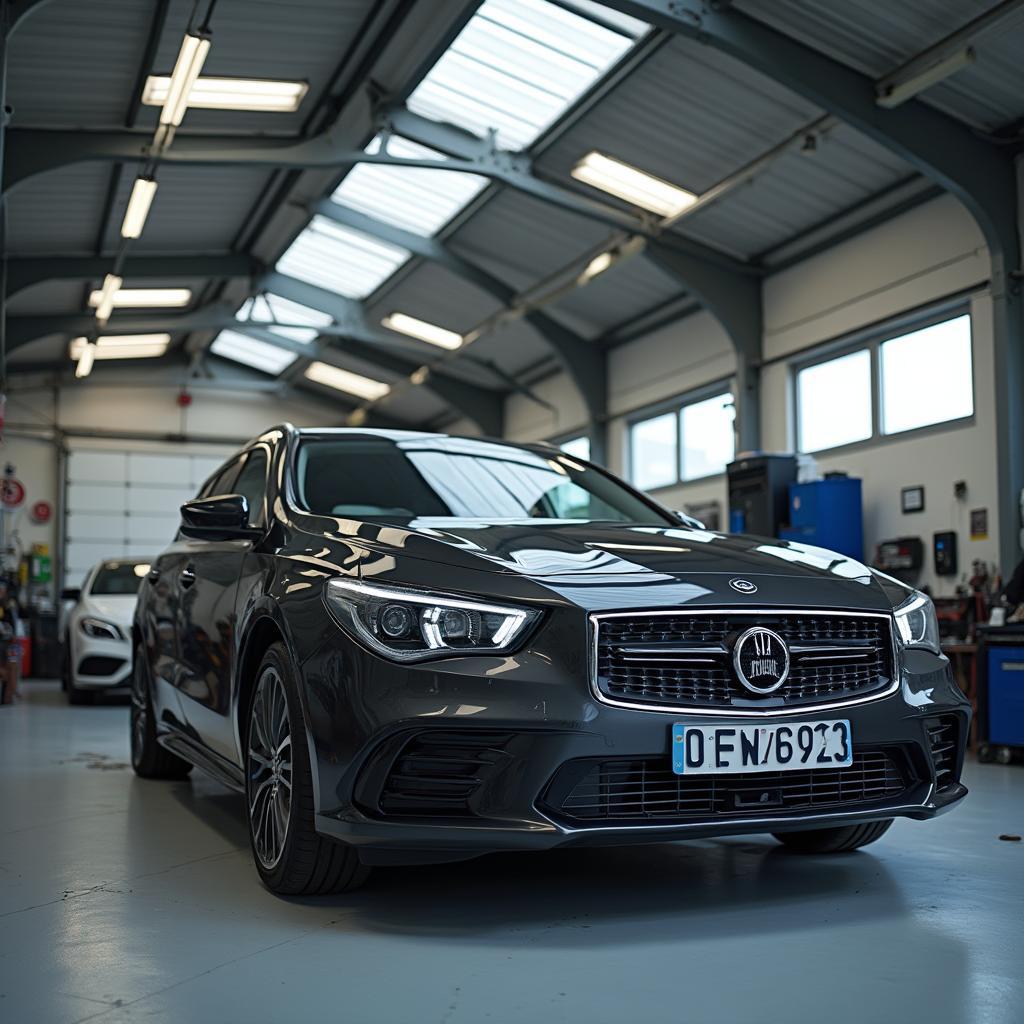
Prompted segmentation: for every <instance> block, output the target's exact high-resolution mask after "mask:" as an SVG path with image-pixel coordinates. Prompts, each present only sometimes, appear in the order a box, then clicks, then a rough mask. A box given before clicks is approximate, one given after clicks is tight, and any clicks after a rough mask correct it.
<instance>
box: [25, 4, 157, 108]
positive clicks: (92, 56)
mask: <svg viewBox="0 0 1024 1024" xmlns="http://www.w3.org/2000/svg"><path fill="white" fill-rule="evenodd" d="M153 8H154V4H153V3H152V2H151V0H90V2H89V3H49V4H45V5H44V6H43V7H41V8H40V9H39V10H37V11H33V12H32V13H31V14H30V15H29V16H28V17H27V18H26V19H25V21H24V22H23V23H22V24H21V25H20V26H19V27H18V29H17V31H16V32H15V34H14V35H13V36H12V37H11V41H10V43H9V48H8V56H7V61H8V64H7V102H8V103H10V104H11V105H12V106H13V107H14V114H13V116H12V119H11V124H12V126H13V127H16V128H17V127H22V126H25V125H33V126H41V125H46V126H57V125H60V126H65V127H78V126H82V127H90V128H94V127H97V126H101V127H102V126H114V125H121V124H123V122H124V117H125V113H126V111H127V110H128V105H129V103H130V101H131V92H132V87H133V86H134V84H135V75H136V73H137V71H138V64H139V60H140V54H141V53H142V51H143V48H144V47H145V45H146V38H147V36H148V35H149V26H150V21H151V20H152V16H153Z"/></svg>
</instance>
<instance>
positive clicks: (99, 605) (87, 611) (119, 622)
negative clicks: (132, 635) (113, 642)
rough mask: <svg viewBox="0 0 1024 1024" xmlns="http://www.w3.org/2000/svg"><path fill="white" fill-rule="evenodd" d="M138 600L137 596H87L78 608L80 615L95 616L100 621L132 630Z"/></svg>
mask: <svg viewBox="0 0 1024 1024" xmlns="http://www.w3.org/2000/svg"><path fill="white" fill-rule="evenodd" d="M136 600H137V598H136V595H135V594H111V595H110V596H107V597H104V596H100V595H94V594H87V595H85V596H83V598H82V602H81V604H80V605H79V606H78V614H79V615H95V616H96V618H98V619H106V620H107V622H113V623H114V625H116V626H125V627H127V628H128V629H130V628H131V624H132V615H133V614H134V612H135V602H136Z"/></svg>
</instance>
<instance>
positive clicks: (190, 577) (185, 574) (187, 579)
mask: <svg viewBox="0 0 1024 1024" xmlns="http://www.w3.org/2000/svg"><path fill="white" fill-rule="evenodd" d="M195 581H196V571H195V569H193V568H192V566H191V565H186V566H185V568H184V569H182V570H181V572H180V573H179V574H178V582H179V583H180V584H181V585H182V586H183V587H186V588H187V587H191V586H192V584H193V583H195Z"/></svg>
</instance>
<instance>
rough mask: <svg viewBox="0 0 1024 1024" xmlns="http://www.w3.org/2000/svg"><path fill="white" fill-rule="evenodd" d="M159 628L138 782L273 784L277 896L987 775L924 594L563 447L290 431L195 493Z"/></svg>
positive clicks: (814, 836)
mask: <svg viewBox="0 0 1024 1024" xmlns="http://www.w3.org/2000/svg"><path fill="white" fill-rule="evenodd" d="M134 642H135V645H136V656H135V672H134V680H135V681H134V694H133V708H132V722H133V728H132V756H133V762H134V764H135V767H136V770H137V771H138V772H139V773H140V774H142V775H147V776H165V777H166V776H180V775H182V774H184V773H185V772H187V771H188V769H189V768H190V766H191V765H193V764H195V765H198V766H200V767H201V768H203V769H205V770H207V771H208V772H211V773H212V774H214V775H215V776H217V777H218V778H220V779H221V780H223V781H224V782H226V783H228V784H229V785H232V786H234V787H236V788H237V789H239V790H241V791H243V792H245V794H246V801H247V807H248V813H249V820H250V831H251V835H252V841H253V850H254V855H255V860H256V865H257V868H258V870H259V872H260V874H261V876H262V877H263V879H264V881H265V882H266V883H267V884H268V885H269V886H270V887H271V888H273V889H274V890H276V891H279V892H316V891H327V890H338V889H343V888H350V887H352V886H354V885H355V884H357V883H358V882H359V881H360V880H361V878H362V877H363V876H364V875H365V873H366V869H367V866H368V865H372V864H395V863H417V862H420V863H422V862H438V861H454V860H460V859H465V858H469V857H474V856H477V855H479V854H484V853H488V852H491V851H496V850H511V849H519V850H536V849H547V848H550V847H555V846H562V845H583V844H626V843H638V842H662V841H665V840H677V839H686V838H689V837H704V836H719V835H728V834H736V833H752V832H767V833H771V834H773V835H775V836H776V837H777V838H778V839H780V840H781V841H782V842H783V843H785V844H786V845H787V846H790V847H792V848H793V849H795V850H801V851H812V852H838V851H845V850H852V849H855V848H857V847H859V846H863V845H864V844H866V843H869V842H872V841H874V840H875V839H877V838H878V837H879V836H881V835H882V833H883V832H885V830H886V829H887V828H888V827H889V825H890V823H891V822H892V820H893V818H895V817H906V818H915V819H926V818H930V817H933V816H934V815H936V814H939V813H941V812H942V811H944V810H947V809H948V808H950V807H951V806H952V805H953V804H955V803H956V802H957V801H958V800H960V799H961V798H962V797H963V796H964V795H965V793H966V790H965V788H964V787H963V786H962V785H961V783H960V770H961V764H962V760H963V752H964V747H965V743H966V738H967V729H968V723H969V706H968V704H967V702H966V701H965V700H964V698H963V696H962V694H961V693H960V691H959V689H958V688H957V687H956V685H955V684H954V682H953V678H952V675H951V673H950V667H949V663H948V661H947V660H946V658H944V657H943V656H942V654H941V653H940V650H939V647H938V635H937V629H936V622H935V615H934V610H933V608H932V605H931V602H930V601H929V600H928V598H927V597H925V596H924V595H922V594H920V593H917V592H915V591H913V590H911V589H909V588H908V587H906V586H904V585H903V584H901V583H899V582H897V581H896V580H893V579H890V578H889V577H886V576H884V575H882V574H880V573H877V572H874V571H872V570H870V569H868V568H866V567H865V566H863V565H861V564H859V563H857V562H855V561H852V560H851V559H849V558H846V557H843V556H841V555H837V554H834V553H831V552H828V551H823V550H820V549H815V548H807V547H801V546H799V545H796V544H792V543H787V542H784V541H777V540H771V539H763V538H755V537H747V536H727V535H724V534H721V533H716V532H712V531H707V530H704V529H702V528H700V527H699V524H694V523H692V522H689V521H684V520H681V519H680V517H679V516H677V515H675V514H673V513H671V512H669V511H667V510H665V509H663V508H661V507H660V506H658V505H657V504H655V503H654V502H652V501H651V500H650V499H649V498H647V497H645V496H644V495H641V494H639V493H638V492H636V491H634V490H632V489H631V488H630V487H628V486H627V485H626V484H624V483H622V482H621V481H619V480H617V479H616V478H614V477H613V476H611V475H610V474H608V473H606V472H605V471H603V470H601V469H599V468H597V467H594V466H590V465H587V464H585V463H582V462H580V461H579V460H577V459H575V458H572V457H569V456H567V455H565V454H563V453H561V452H559V451H558V450H556V449H554V448H549V447H546V446H529V447H518V446H514V445H509V444H505V443H502V442H497V441H485V440H472V439H466V438H457V437H447V436H444V435H438V434H421V433H413V432H396V431H371V430H296V429H294V428H292V427H290V426H283V427H279V428H275V429H273V430H271V431H269V432H268V433H266V434H265V435H263V436H262V437H260V438H258V439H257V440H256V441H254V442H253V443H252V444H251V445H249V446H248V447H247V448H246V449H245V450H244V451H243V452H241V453H240V454H239V455H238V456H236V457H235V458H234V459H232V460H230V461H229V462H228V463H227V464H226V465H225V466H224V467H223V468H222V469H221V470H220V471H218V473H216V474H214V476H213V477H212V478H211V479H210V480H209V481H208V482H207V484H206V485H205V486H204V487H203V489H202V491H201V493H200V495H199V496H198V498H197V499H196V500H195V501H192V502H189V503H188V504H186V505H185V506H184V507H183V509H182V528H181V532H180V533H179V536H178V538H177V539H176V540H175V542H174V543H173V544H172V545H171V546H170V547H169V548H168V549H167V550H166V551H165V552H164V553H163V554H162V555H160V557H159V558H158V559H157V560H156V561H155V562H154V563H153V568H152V570H151V572H150V574H149V576H147V578H146V582H145V584H144V585H143V588H142V592H141V594H140V598H139V604H138V609H137V613H136V620H135V624H134Z"/></svg>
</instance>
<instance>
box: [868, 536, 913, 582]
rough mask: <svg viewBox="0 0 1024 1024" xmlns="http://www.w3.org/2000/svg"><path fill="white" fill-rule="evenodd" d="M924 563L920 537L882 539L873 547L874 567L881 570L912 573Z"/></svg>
mask: <svg viewBox="0 0 1024 1024" xmlns="http://www.w3.org/2000/svg"><path fill="white" fill-rule="evenodd" d="M923 564H924V544H923V543H922V542H921V538H920V537H897V538H896V539H895V540H883V541H882V542H881V543H880V544H879V545H878V547H877V548H876V549H875V567H876V568H878V569H881V570H882V571H883V572H891V573H912V572H917V571H918V570H919V569H920V568H921V566H922V565H923Z"/></svg>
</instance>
